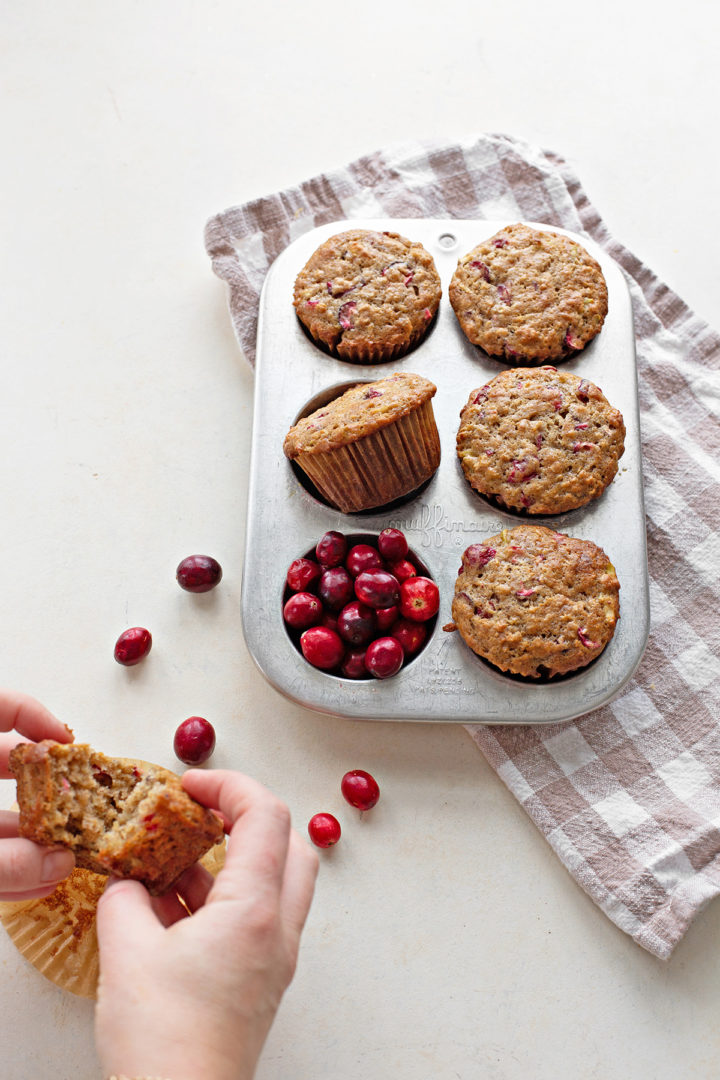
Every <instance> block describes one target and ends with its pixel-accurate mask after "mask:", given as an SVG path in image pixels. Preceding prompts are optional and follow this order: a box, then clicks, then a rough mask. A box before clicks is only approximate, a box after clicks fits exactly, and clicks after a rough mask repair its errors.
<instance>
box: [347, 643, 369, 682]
mask: <svg viewBox="0 0 720 1080" xmlns="http://www.w3.org/2000/svg"><path fill="white" fill-rule="evenodd" d="M340 671H341V672H342V674H343V675H344V676H345V678H346V679H364V678H365V676H366V675H367V673H368V671H367V668H366V667H365V649H348V651H347V652H346V653H345V659H344V660H343V662H342V666H341V668H340Z"/></svg>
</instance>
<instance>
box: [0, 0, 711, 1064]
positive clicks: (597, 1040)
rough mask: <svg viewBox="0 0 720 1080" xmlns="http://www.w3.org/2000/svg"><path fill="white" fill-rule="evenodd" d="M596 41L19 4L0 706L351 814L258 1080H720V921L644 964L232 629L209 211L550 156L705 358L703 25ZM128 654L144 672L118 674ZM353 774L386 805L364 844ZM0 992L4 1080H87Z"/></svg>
mask: <svg viewBox="0 0 720 1080" xmlns="http://www.w3.org/2000/svg"><path fill="white" fill-rule="evenodd" d="M579 10H580V9H579V8H578V6H577V4H576V3H570V2H569V0H550V3H545V4H542V5H534V6H526V5H520V4H515V3H512V2H511V3H509V4H507V3H506V4H492V5H489V4H488V5H484V4H483V5H481V4H477V3H470V2H462V0H449V2H447V3H444V4H443V5H441V6H440V7H438V5H436V4H431V3H429V0H416V2H415V3H414V4H413V5H405V4H403V5H400V4H397V5H391V4H388V3H379V2H377V0H366V3H365V4H364V5H363V6H362V8H361V9H354V10H353V12H352V15H351V16H347V17H346V18H345V19H343V16H342V11H343V9H341V8H337V7H335V8H332V7H329V6H328V5H327V4H320V3H318V2H317V0H310V2H308V3H305V4H303V5H300V6H297V5H296V6H290V5H287V6H285V5H283V6H282V7H281V6H280V5H277V6H276V7H275V8H273V6H272V5H268V4H260V5H257V6H252V7H251V6H250V5H241V4H237V3H231V2H230V0H212V2H207V0H206V2H205V3H202V4H201V3H193V2H191V0H186V2H181V3H177V2H176V3H170V0H154V2H152V3H149V4H148V3H142V4H141V3H139V2H136V0H129V2H126V3H124V4H122V5H116V4H109V3H107V2H104V3H103V2H100V3H95V4H87V3H83V2H80V0H65V2H64V3H62V4H52V3H48V2H42V0H25V2H24V3H23V4H15V5H11V4H9V3H6V4H4V5H3V34H2V45H1V46H0V47H1V49H2V53H1V54H0V58H1V61H2V64H1V67H2V73H3V74H2V81H3V94H2V97H1V98H0V116H1V118H2V132H3V138H2V145H3V149H4V151H5V155H4V158H5V160H4V166H5V167H4V169H3V182H4V192H3V222H4V243H3V246H2V260H3V265H2V270H3V273H2V291H1V294H0V303H2V309H3V317H2V337H3V352H4V357H5V359H4V364H5V375H4V380H3V393H2V397H1V398H0V416H1V418H2V428H1V430H2V446H3V466H4V468H3V484H2V493H1V494H0V505H1V507H2V512H1V515H0V520H1V521H2V534H3V546H2V564H3V571H4V573H3V586H4V587H3V612H4V620H3V634H2V647H1V651H0V654H1V655H2V672H1V676H0V677H1V678H2V681H3V682H5V683H6V684H8V685H11V686H14V687H17V688H21V689H24V690H26V691H29V692H31V693H33V694H35V695H36V696H37V697H39V698H40V699H42V700H43V701H44V702H46V703H47V704H48V705H49V706H50V707H51V708H52V709H53V710H54V711H55V712H56V713H57V714H58V715H59V716H61V717H62V718H63V719H65V720H66V721H68V722H69V723H70V724H71V725H72V726H73V727H74V729H75V732H76V736H77V737H78V738H79V739H81V740H83V741H88V742H91V743H93V744H95V745H96V746H97V747H98V748H99V749H103V750H105V751H106V752H108V753H117V754H124V755H130V756H136V757H143V758H147V759H151V760H155V761H157V762H160V763H162V764H165V765H168V766H170V767H177V762H176V761H175V758H174V755H173V752H172V735H173V732H174V729H175V727H176V725H177V724H178V723H179V722H180V721H181V720H182V719H184V718H185V717H186V716H189V715H191V714H201V715H204V716H206V717H208V719H210V720H212V722H213V723H214V724H215V726H216V729H217V732H218V749H217V751H216V753H215V756H214V758H213V763H214V764H215V765H217V766H231V767H236V768H240V769H243V770H245V771H247V772H249V773H251V774H253V775H255V776H257V777H258V778H259V779H261V780H263V781H264V782H265V783H267V784H268V785H269V786H270V787H272V788H273V789H274V790H276V791H277V792H278V793H279V794H281V795H282V796H283V797H284V798H285V799H286V800H287V802H288V803H289V805H290V807H291V810H292V813H293V817H294V820H295V822H296V823H297V825H298V827H299V828H300V829H303V830H304V827H305V823H306V821H307V819H308V818H309V817H310V815H311V814H312V813H314V812H315V811H318V810H330V811H334V812H337V813H338V815H339V816H341V818H342V822H343V825H344V835H343V839H342V841H341V843H340V845H339V846H338V847H337V848H336V849H334V850H333V851H332V852H330V853H328V854H327V856H324V857H323V858H322V865H321V872H320V877H319V881H318V887H317V896H316V901H315V904H314V907H313V910H312V912H311V916H310V920H309V924H308V928H307V932H306V935H305V938H304V946H303V950H302V953H301V959H300V965H299V969H298V974H297V977H296V980H295V982H294V984H293V986H292V987H291V989H290V991H289V992H288V994H287V997H286V999H285V1002H284V1004H283V1007H282V1009H281V1012H280V1014H279V1017H278V1020H277V1023H276V1025H275V1027H274V1029H273V1031H272V1033H271V1036H270V1039H269V1041H268V1044H267V1046H266V1049H265V1052H264V1055H263V1058H262V1062H261V1065H260V1068H259V1072H258V1077H259V1080H287V1078H289V1077H292V1078H293V1080H295V1078H297V1080H337V1078H338V1077H343V1078H345V1080H361V1078H365V1077H367V1076H374V1077H378V1078H380V1080H386V1078H387V1080H455V1078H463V1080H480V1078H483V1077H491V1078H494V1080H528V1078H532V1080H551V1078H553V1080H555V1078H558V1077H559V1078H563V1080H564V1078H566V1077H567V1078H569V1080H570V1078H572V1080H575V1078H579V1077H580V1078H585V1077H588V1078H590V1077H602V1078H603V1080H621V1078H622V1080H625V1078H627V1077H633V1080H651V1078H652V1080H675V1078H677V1077H679V1076H682V1077H687V1078H695V1077H697V1078H700V1077H703V1078H704V1077H712V1076H716V1075H717V1072H718V1069H719V1068H720V1066H719V1065H718V1056H719V1053H720V1052H719V1050H718V1043H717V1037H716V1034H715V1031H716V1021H717V1014H718V1006H719V1005H720V974H719V973H718V965H717V963H716V962H715V956H714V950H713V946H714V944H715V942H716V941H717V936H718V932H720V905H718V904H715V905H711V906H710V908H708V909H707V910H706V911H705V912H704V913H703V914H702V915H701V916H700V917H699V919H698V920H697V921H696V923H695V925H693V926H692V927H691V929H690V931H689V932H688V934H687V936H686V938H685V940H684V941H683V942H682V943H681V944H680V946H679V947H678V948H677V950H676V952H675V954H674V956H673V957H672V959H671V960H670V961H669V962H668V963H662V962H660V961H657V960H655V959H653V958H652V957H650V956H649V955H647V954H646V953H645V952H643V951H642V950H641V949H639V948H638V947H637V946H636V945H634V944H633V943H632V942H631V941H630V940H629V939H628V938H626V937H625V936H624V935H623V934H622V933H621V932H620V931H619V930H617V929H616V928H615V927H614V926H613V925H612V924H611V923H610V922H609V921H608V920H607V919H606V917H605V916H604V915H603V914H602V913H601V912H600V911H599V910H597V909H596V907H595V906H594V905H593V904H592V902H591V901H590V900H589V899H588V897H587V896H586V895H585V894H584V893H583V892H582V891H581V890H580V889H579V887H578V886H577V885H576V884H575V883H574V881H573V880H572V879H571V878H570V877H569V875H568V874H567V873H566V871H565V870H564V869H563V867H562V866H561V865H560V863H559V862H558V860H557V859H556V857H555V856H554V855H553V854H552V852H551V851H550V849H549V847H548V846H547V844H546V843H545V841H544V840H543V839H542V838H541V836H540V835H539V833H538V832H537V831H536V829H535V827H534V826H533V825H532V823H531V822H530V821H529V819H528V818H527V816H526V815H525V814H524V812H523V811H522V810H521V809H520V807H519V806H518V805H517V804H516V802H515V801H514V799H513V798H512V796H511V795H510V794H509V793H508V792H507V790H506V789H505V788H504V786H503V785H502V783H501V782H500V781H499V780H498V779H497V777H496V776H495V775H494V773H493V772H492V771H491V770H490V768H489V767H488V766H487V764H486V763H485V761H484V759H483V757H482V756H481V754H480V753H479V751H478V750H477V749H476V748H475V746H474V745H473V743H472V742H471V740H470V738H469V736H468V735H467V733H466V732H465V731H464V730H463V729H462V728H461V727H458V726H455V725H451V724H448V725H442V724H428V725H419V724H413V723H394V724H390V723H382V722H380V723H364V722H362V721H360V722H358V721H352V722H351V721H347V720H337V719H332V718H328V717H325V716H320V715H316V714H314V713H312V712H308V711H306V710H304V709H302V708H301V707H299V706H295V705H292V704H290V703H288V702H287V701H286V700H285V699H284V698H282V697H281V696H280V695H279V694H277V692H276V691H274V690H273V689H272V688H271V687H270V686H269V685H268V684H267V683H266V682H265V681H264V679H263V677H262V675H261V674H260V673H259V672H258V670H257V669H256V667H255V665H254V663H253V662H252V660H251V658H250V657H249V656H248V654H247V651H246V649H245V647H244V643H243V635H242V629H241V625H240V617H239V600H240V587H241V574H242V561H243V538H244V523H245V501H246V476H247V470H248V456H249V446H250V422H251V410H252V393H253V377H252V373H251V371H250V369H249V368H248V366H247V365H246V364H245V362H244V361H243V360H242V358H241V357H240V355H239V353H238V350H237V346H236V344H235V341H234V338H233V334H232V330H231V327H230V322H229V319H228V316H227V312H226V307H225V297H224V293H223V288H222V286H221V284H220V283H219V282H218V281H217V279H216V278H214V277H213V275H212V273H211V270H210V265H209V261H208V259H207V257H206V255H205V253H204V250H203V243H202V231H203V226H204V223H205V220H206V219H207V218H208V217H209V216H210V215H211V214H213V213H214V212H216V211H219V210H221V209H223V208H225V207H226V206H228V205H231V204H233V203H240V202H242V201H244V200H246V199H248V198H252V197H256V196H260V195H262V194H264V193H266V192H270V191H275V190H278V189H280V188H282V187H284V186H287V185H289V184H293V183H296V182H298V181H301V180H303V179H305V178H307V177H309V176H311V175H313V174H315V173H316V172H318V171H321V170H324V169H329V168H332V167H334V166H340V165H342V164H344V163H345V162H346V161H349V160H352V159H353V158H355V157H358V156H360V155H361V154H363V153H367V152H371V151H373V150H375V149H378V148H379V147H381V146H383V145H387V144H389V143H393V142H403V141H405V140H407V139H422V138H425V137H443V136H447V137H448V138H452V137H455V136H459V135H461V136H466V135H468V134H472V133H473V132H480V131H483V130H485V131H492V132H505V133H507V134H512V135H517V136H520V137H523V138H526V139H528V140H529V141H532V142H535V143H539V144H540V145H543V146H546V147H549V148H552V149H554V150H557V151H558V152H560V153H562V154H563V155H565V156H566V157H567V158H568V159H569V160H570V162H571V164H572V165H573V166H574V168H575V169H576V171H577V172H578V174H579V176H580V177H581V179H582V181H583V183H584V185H585V188H586V191H587V193H588V195H589V197H590V198H591V199H592V200H593V201H594V202H595V204H596V205H597V207H598V208H599V210H600V212H601V214H602V215H603V217H604V219H605V221H606V223H607V225H608V227H609V228H610V230H611V232H612V233H613V234H614V235H615V236H616V237H617V238H618V239H619V240H621V241H622V242H624V243H625V244H626V246H627V247H629V248H630V249H631V250H633V251H634V252H635V253H636V254H637V255H638V256H639V257H640V258H641V259H642V260H643V261H645V262H646V263H647V264H648V265H650V266H651V267H652V268H653V269H654V270H655V271H656V273H658V275H659V276H660V277H662V278H664V279H665V280H666V281H667V282H668V284H670V285H671V286H672V287H673V288H675V290H676V291H678V292H679V293H680V294H681V295H682V296H683V298H684V299H685V300H686V301H687V302H688V303H689V304H690V305H691V306H692V307H694V308H695V309H696V310H697V311H698V313H699V314H701V315H703V316H705V317H706V318H707V319H708V320H709V321H710V322H712V323H714V324H715V325H716V326H720V299H719V297H720V288H718V286H719V285H720V274H719V271H718V266H719V265H720V264H719V263H718V259H717V245H716V242H715V239H714V238H715V236H716V235H717V233H718V231H719V225H720V222H719V221H718V209H717V201H716V184H717V174H718V165H719V164H720V162H719V161H718V149H717V143H716V142H714V141H712V139H711V138H710V137H709V136H712V135H713V134H714V126H715V124H716V101H717V77H716V56H715V51H716V44H715V43H716V36H717V30H718V25H717V23H718V15H717V14H716V12H717V10H718V9H717V7H714V6H712V5H710V4H707V3H703V2H702V0H689V2H687V3H685V4H683V5H681V7H680V9H679V14H675V15H673V16H672V17H670V16H669V15H667V14H665V13H664V9H663V8H662V7H660V6H658V5H654V4H653V5H651V4H649V3H646V2H643V3H638V4H636V5H629V4H627V3H626V2H625V0H623V2H622V3H621V2H620V0H611V2H610V3H609V4H605V5H604V6H603V8H602V11H600V10H598V11H597V12H596V13H595V14H594V15H593V18H592V22H590V21H588V22H587V23H581V22H579V18H578V13H579ZM588 19H589V16H588ZM709 20H714V22H715V26H714V27H712V26H709V25H708V21H709ZM267 542H268V544H272V542H273V538H272V536H268V538H267ZM195 552H206V553H208V554H212V555H214V556H215V557H216V558H218V559H219V560H220V562H221V563H222V565H223V568H224V578H223V581H222V583H221V585H220V587H219V588H218V589H217V590H216V591H215V592H214V593H210V594H208V595H207V596H204V597H202V596H201V597H193V596H191V595H189V594H186V593H183V592H182V591H181V590H180V589H179V588H178V587H177V585H176V583H175V580H174V570H175V566H176V564H177V563H178V561H179V560H180V558H182V557H183V556H185V555H188V554H192V553H195ZM283 569H284V568H280V567H279V568H278V570H279V572H282V570H283ZM132 625H145V626H147V627H149V628H150V629H151V631H152V633H153V636H154V646H153V651H152V653H151V654H150V656H149V658H148V659H147V661H146V662H145V663H143V664H141V665H140V666H138V667H137V668H134V669H124V668H122V667H120V666H119V665H117V664H116V663H115V662H114V661H113V657H112V649H113V644H114V641H115V639H116V637H117V635H118V634H119V633H120V631H121V630H123V629H125V628H126V627H127V626H132ZM349 768H365V769H368V770H370V771H371V772H373V773H374V774H375V775H376V776H377V777H378V779H379V781H380V784H381V787H382V798H381V801H380V803H379V805H378V806H377V808H376V809H375V810H374V811H373V812H372V813H371V814H368V815H365V816H364V818H363V819H362V820H361V819H360V818H359V816H358V815H356V814H354V813H351V812H350V810H349V808H346V807H344V805H343V803H342V800H341V796H340V793H339V781H340V777H341V776H342V774H343V773H344V772H345V771H346V770H347V769H349ZM0 799H1V802H0V805H2V806H9V805H10V803H11V802H12V799H13V790H12V785H10V784H7V785H2V791H1V792H0ZM0 972H1V975H2V977H1V978H0V1018H1V1019H0V1025H2V1035H3V1046H4V1047H5V1049H4V1051H3V1055H2V1066H1V1067H0V1072H1V1073H2V1076H3V1080H50V1078H52V1080H57V1078H62V1080H71V1078H72V1080H97V1077H98V1075H99V1073H98V1066H97V1062H96V1059H95V1054H94V1049H93V1041H92V1006H91V1004H90V1003H88V1002H86V1001H82V1000H79V999H77V998H74V997H72V996H70V995H68V994H65V993H62V992H61V991H59V990H57V989H56V988H55V987H54V986H52V985H51V984H49V983H47V982H46V981H45V980H44V979H43V978H42V977H41V976H39V975H38V974H37V973H36V972H35V971H34V969H32V968H31V967H29V965H27V964H26V963H25V962H24V961H23V960H22V959H21V958H20V957H19V956H18V954H17V953H16V952H15V950H14V948H13V947H12V945H11V944H10V943H9V941H8V940H7V939H5V938H4V936H0ZM199 1080H200V1078H199Z"/></svg>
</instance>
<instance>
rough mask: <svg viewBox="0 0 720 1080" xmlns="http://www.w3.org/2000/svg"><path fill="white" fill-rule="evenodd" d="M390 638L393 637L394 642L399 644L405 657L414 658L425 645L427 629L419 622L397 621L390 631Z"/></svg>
mask: <svg viewBox="0 0 720 1080" xmlns="http://www.w3.org/2000/svg"><path fill="white" fill-rule="evenodd" d="M390 637H394V638H395V640H396V641H399V642H400V644H401V645H402V651H403V652H404V653H405V656H414V655H415V653H416V652H419V650H420V649H421V648H422V647H423V645H424V644H425V639H426V638H427V628H426V627H425V624H424V623H421V622H412V620H410V619H398V621H397V622H396V623H395V625H394V626H393V627H392V628H391V630H390Z"/></svg>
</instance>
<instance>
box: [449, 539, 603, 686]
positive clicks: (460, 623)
mask: <svg viewBox="0 0 720 1080" xmlns="http://www.w3.org/2000/svg"><path fill="white" fill-rule="evenodd" d="M619 589H620V585H619V583H618V579H617V576H616V574H615V570H614V568H613V566H612V564H611V562H610V560H609V559H608V557H607V555H606V554H605V552H604V551H603V550H602V549H601V548H599V547H598V546H597V545H596V544H594V543H593V542H592V541H591V540H578V539H576V538H575V537H572V536H566V535H565V534H564V533H558V532H553V530H552V529H547V528H545V527H543V526H541V525H518V526H517V527H516V528H514V529H503V531H502V532H501V533H499V534H498V535H497V536H491V537H490V538H489V539H488V540H484V541H483V542H482V543H481V544H471V545H470V547H469V548H467V550H466V551H465V552H464V554H463V557H462V566H461V567H460V572H459V574H458V578H457V582H456V584H455V596H454V599H453V603H452V617H453V620H454V623H455V627H456V628H457V629H458V630H459V631H460V635H461V637H462V638H463V640H464V641H465V643H466V644H467V645H469V646H470V648H471V649H472V650H473V652H475V653H477V654H478V656H482V657H483V658H484V659H485V660H488V661H489V662H490V663H491V664H494V665H495V667H498V668H500V670H501V671H508V672H511V673H513V674H515V675H526V676H529V677H530V678H538V677H540V676H553V675H562V674H564V673H565V672H568V671H575V670H576V669H577V668H582V667H584V666H585V665H586V664H589V663H590V661H591V660H594V659H595V658H596V657H597V656H599V655H600V653H601V652H602V651H603V649H604V648H605V646H606V645H607V643H608V642H609V641H610V639H611V638H612V636H613V634H614V632H615V624H616V623H617V620H618V617H619V602H618V591H619Z"/></svg>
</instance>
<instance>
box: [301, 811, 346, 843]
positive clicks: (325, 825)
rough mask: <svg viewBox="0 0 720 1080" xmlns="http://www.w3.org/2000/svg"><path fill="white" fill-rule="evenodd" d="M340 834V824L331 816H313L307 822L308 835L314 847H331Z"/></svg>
mask: <svg viewBox="0 0 720 1080" xmlns="http://www.w3.org/2000/svg"><path fill="white" fill-rule="evenodd" d="M340 833H341V829H340V822H339V821H338V819H337V818H336V817H333V815H332V814H314V815H313V816H312V817H311V818H310V820H309V822H308V835H309V837H310V839H311V840H312V842H313V844H315V847H322V848H327V847H332V846H333V844H337V842H338V840H339V839H340Z"/></svg>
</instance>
